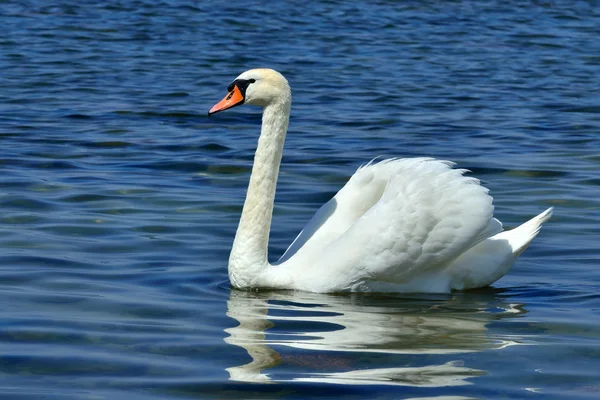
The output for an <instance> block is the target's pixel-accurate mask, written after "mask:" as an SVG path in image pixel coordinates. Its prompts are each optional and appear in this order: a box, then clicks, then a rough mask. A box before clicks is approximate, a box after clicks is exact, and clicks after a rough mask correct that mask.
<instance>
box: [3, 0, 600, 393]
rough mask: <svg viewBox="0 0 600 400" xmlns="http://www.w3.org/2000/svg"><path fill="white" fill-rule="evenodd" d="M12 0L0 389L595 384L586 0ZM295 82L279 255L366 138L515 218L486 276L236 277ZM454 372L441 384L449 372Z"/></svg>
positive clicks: (592, 90)
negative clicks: (519, 240)
mask: <svg viewBox="0 0 600 400" xmlns="http://www.w3.org/2000/svg"><path fill="white" fill-rule="evenodd" d="M190 3H191V2H184V1H178V0H163V1H160V2H154V1H132V2H126V1H106V2H87V1H79V2H75V1H61V2H47V1H40V0H29V1H25V0H23V1H15V2H0V15H1V17H0V23H1V25H2V31H3V33H2V35H0V146H1V147H0V168H1V172H2V175H1V176H0V186H1V190H0V304H1V305H2V306H1V307H0V397H1V398H7V399H8V398H10V399H42V398H43V399H98V398H106V399H121V398H123V399H128V400H134V399H154V398H161V399H186V398H209V399H213V398H219V399H225V398H236V399H242V398H243V399H245V398H257V399H267V398H268V399H286V398H290V399H291V398H297V399H305V398H340V397H343V398H348V399H366V398H379V399H415V398H440V399H441V398H443V399H449V398H452V399H474V398H477V399H505V398H519V399H521V398H522V399H566V398H568V399H597V398H598V397H599V396H600V340H599V339H600V319H599V314H600V295H599V294H598V291H599V288H600V265H599V264H600V262H599V261H600V249H599V245H598V243H599V241H598V237H599V235H600V213H599V209H600V200H599V197H600V175H599V171H600V40H599V39H598V38H600V8H599V7H598V6H597V4H596V3H595V2H592V1H590V2H585V1H580V2H566V1H551V2H535V3H530V2H515V1H508V2H468V1H457V2H437V1H409V2H393V1H378V2H370V3H368V2H359V1H343V2H342V1H325V0H322V1H311V2H308V3H304V4H300V3H297V2H261V1H247V2H244V3H243V4H241V3H239V4H236V3H235V2H229V3H231V4H228V2H222V1H207V2H198V3H197V4H195V5H193V6H192V5H190ZM261 66H267V67H271V68H275V69H278V70H279V71H281V72H282V73H284V75H286V77H287V78H288V79H289V81H290V83H291V85H292V89H293V96H294V97H293V98H294V100H293V109H292V119H291V126H290V132H289V135H288V140H287V142H286V148H285V153H284V157H283V164H282V168H281V177H280V183H279V186H278V192H277V198H276V207H275V216H274V221H273V231H272V236H271V243H270V247H271V249H270V250H271V257H272V258H273V259H276V258H278V256H279V255H281V254H282V253H283V251H284V250H285V248H286V247H287V245H288V244H289V243H290V242H291V241H292V240H293V238H294V237H295V235H296V234H297V233H298V231H299V230H300V229H301V228H302V226H303V224H304V222H306V221H307V220H308V219H309V218H310V216H311V215H312V213H313V212H314V211H315V210H316V209H317V208H318V206H319V205H320V204H322V203H323V202H325V201H327V200H328V199H329V198H330V197H331V196H332V195H334V194H335V193H336V191H337V190H338V189H339V188H340V187H341V186H342V185H343V184H344V182H345V181H346V180H347V179H348V177H349V176H350V175H351V174H352V173H353V172H354V170H355V169H356V168H357V167H358V166H359V165H360V164H362V163H364V162H366V161H368V160H370V159H372V158H373V157H375V156H378V155H381V156H390V157H391V156H402V157H407V156H425V155H427V156H434V157H439V158H443V159H449V160H453V161H455V162H457V164H458V166H459V167H461V168H468V169H470V170H472V171H473V175H474V176H477V177H478V178H480V179H481V180H482V181H483V183H484V184H485V185H486V186H487V187H488V188H490V190H491V194H492V195H493V196H494V198H495V204H496V215H497V217H498V218H500V219H501V220H502V221H503V222H504V223H505V226H506V227H508V228H512V227H515V226H516V225H518V224H519V223H521V222H523V221H525V220H526V219H527V218H530V217H531V216H533V215H535V214H537V213H539V212H541V211H543V210H544V209H546V208H547V207H549V206H554V207H555V216H554V217H553V219H552V220H551V221H550V222H549V223H548V224H547V225H546V226H545V227H544V229H543V230H542V232H541V234H540V235H539V236H538V238H537V239H536V240H535V242H534V243H533V245H532V246H531V247H530V248H529V249H528V250H527V252H526V253H525V254H524V255H523V256H522V257H521V258H520V259H519V261H518V262H517V264H516V265H515V267H514V268H513V269H512V270H511V271H510V272H509V274H508V275H507V276H506V277H504V278H503V279H501V280H500V281H498V282H497V283H495V284H494V285H493V287H492V288H487V289H482V290H477V291H473V292H466V293H453V294H450V295H344V296H341V295H336V296H332V295H314V294H304V293H293V292H265V291H260V292H240V291H236V290H231V289H230V287H229V283H228V280H227V272H226V269H227V258H228V254H229V249H230V246H231V243H232V240H233V235H234V233H235V229H236V226H237V220H238V217H239V214H240V211H241V205H242V202H243V198H244V194H245V188H246V185H247V182H248V177H249V172H250V168H251V163H252V157H253V152H254V149H255V145H256V140H257V136H258V132H259V124H260V110H258V109H253V108H252V107H240V108H236V109H235V110H231V111H229V112H226V113H221V114H218V115H216V116H215V117H211V118H210V119H208V118H207V116H206V112H207V110H208V109H209V108H210V107H211V106H212V105H213V104H214V103H215V102H217V101H218V100H220V99H221V98H222V97H223V95H224V94H225V93H226V92H225V90H226V87H227V85H228V83H229V82H230V81H231V80H232V79H233V78H235V77H236V76H237V75H238V74H239V73H241V72H242V71H244V70H246V69H249V68H253V67H261ZM442 396H443V397H442Z"/></svg>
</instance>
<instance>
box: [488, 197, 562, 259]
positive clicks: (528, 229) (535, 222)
mask: <svg viewBox="0 0 600 400" xmlns="http://www.w3.org/2000/svg"><path fill="white" fill-rule="evenodd" d="M553 209H554V208H553V207H550V208H549V209H547V210H546V211H544V212H543V213H541V214H540V215H538V216H536V217H533V218H531V219H530V220H529V221H527V222H525V223H524V224H522V225H519V226H518V227H516V228H515V229H512V230H510V231H505V232H502V233H500V234H499V235H497V236H498V237H500V236H503V237H502V239H506V240H508V243H509V244H510V246H511V247H512V252H513V255H514V257H515V258H516V257H518V256H519V255H521V253H522V252H523V251H525V249H526V248H527V246H529V243H531V241H532V240H533V239H534V238H535V237H536V236H537V235H538V233H540V229H542V224H543V223H544V222H546V221H548V220H549V219H550V218H552V211H553Z"/></svg>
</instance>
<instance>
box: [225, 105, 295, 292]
mask: <svg viewBox="0 0 600 400" xmlns="http://www.w3.org/2000/svg"><path fill="white" fill-rule="evenodd" d="M290 106H291V98H285V99H282V100H281V101H280V102H277V103H274V104H270V105H267V106H266V107H265V109H264V111H263V118H262V129H261V133H260V138H259V139H258V147H257V149H256V154H255V156H254V165H253V167H252V175H251V176H250V184H249V185H248V193H247V194H246V201H245V202H244V208H243V210H242V216H241V218H240V224H239V226H238V229H237V233H236V235H235V240H234V242H233V247H232V249H231V255H230V257H229V279H230V281H231V283H232V284H233V285H234V286H236V287H252V286H257V284H258V283H259V282H257V279H260V275H261V273H262V272H264V271H265V270H266V269H267V268H268V267H269V262H268V257H267V251H268V246H269V231H270V229H271V218H272V215H273V201H274V199H275V189H276V186H277V176H278V175H279V165H280V164H281V155H282V152H283V144H284V141H285V135H286V132H287V128H288V124H289V119H290Z"/></svg>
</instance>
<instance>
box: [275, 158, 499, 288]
mask: <svg viewBox="0 0 600 400" xmlns="http://www.w3.org/2000/svg"><path fill="white" fill-rule="evenodd" d="M452 165H453V164H452V163H450V162H447V161H440V160H434V159H429V158H412V159H391V160H384V161H381V162H379V163H370V164H368V165H366V166H364V167H362V168H360V169H359V170H358V171H357V172H356V174H355V175H354V176H353V177H352V178H351V179H350V181H349V182H348V183H347V184H346V186H344V188H342V190H340V192H338V194H337V195H336V196H335V197H334V198H333V199H332V200H331V201H330V202H329V203H327V204H326V205H325V206H323V208H322V209H321V210H320V211H319V212H317V214H316V215H315V217H314V218H313V220H311V221H310V222H309V224H308V225H307V228H308V229H307V228H305V230H304V231H303V233H305V232H308V233H306V235H305V236H306V237H302V234H301V235H300V236H299V237H298V239H297V240H296V242H295V244H296V243H303V246H301V247H299V248H297V249H292V248H291V250H295V251H294V252H293V253H292V254H293V256H289V257H288V258H289V260H288V262H285V263H284V265H282V267H289V271H290V272H291V273H292V274H293V275H294V277H295V282H294V285H295V286H300V287H302V286H304V285H306V290H313V291H336V290H362V289H364V288H362V287H361V285H363V286H364V285H365V284H366V282H381V283H389V284H392V285H395V284H404V283H408V282H411V281H412V280H414V279H417V278H418V277H420V276H425V275H430V274H435V273H436V272H439V271H440V270H442V269H443V268H444V267H445V266H446V265H448V264H449V263H450V262H451V261H452V260H454V259H455V258H457V257H458V256H459V255H461V254H462V253H464V252H465V251H467V250H468V249H469V248H471V247H472V246H474V245H475V244H477V243H478V242H480V241H481V240H483V239H485V238H486V237H488V235H492V234H494V233H497V229H498V225H499V223H497V221H496V220H494V219H493V217H492V214H493V211H494V207H493V206H492V198H491V197H490V196H489V195H488V191H487V189H485V188H484V187H482V186H480V185H479V181H478V180H477V179H475V178H471V177H465V176H464V175H463V174H464V172H465V170H461V169H453V168H452ZM292 247H293V246H292ZM297 268H299V269H302V270H303V273H300V272H299V271H298V270H296V269H297ZM293 270H295V271H294V272H292V271H293ZM316 276H318V277H319V279H318V281H319V282H320V283H319V285H323V286H324V287H318V288H317V287H315V281H316V280H315V277H316ZM311 287H312V289H311Z"/></svg>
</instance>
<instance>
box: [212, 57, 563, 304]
mask: <svg viewBox="0 0 600 400" xmlns="http://www.w3.org/2000/svg"><path fill="white" fill-rule="evenodd" d="M227 92H228V93H227V95H226V96H225V97H224V98H223V100H221V101H220V102H218V103H217V104H215V105H214V106H213V107H212V108H211V109H210V110H209V112H208V115H209V116H210V115H212V114H215V113H217V112H220V111H224V110H227V109H230V108H233V107H236V106H240V105H242V104H252V105H257V106H260V107H262V108H263V115H262V128H261V133H260V136H259V138H258V145H257V149H256V153H255V156H254V164H253V166H252V173H251V175H250V182H249V185H248V191H247V193H246V200H245V202H244V206H243V209H242V214H241V217H240V222H239V225H238V229H237V232H236V235H235V239H234V241H233V246H232V248H231V253H230V257H229V266H228V273H229V280H230V282H231V284H232V286H234V287H236V288H240V289H250V288H272V289H292V290H300V291H308V292H319V293H329V292H439V293H446V292H450V291H452V290H466V289H474V288H479V287H485V286H489V285H491V284H492V283H493V282H495V281H496V280H498V279H500V278H501V277H502V276H504V274H506V272H508V270H509V269H510V267H511V266H512V265H513V264H514V262H515V261H516V259H517V257H518V256H519V255H520V254H521V253H522V252H523V251H524V250H525V249H526V248H527V247H528V245H529V244H530V243H531V241H532V240H533V239H534V238H535V237H536V236H537V234H538V233H539V231H540V228H541V226H542V224H543V223H544V222H546V221H547V220H548V219H550V217H551V216H552V208H549V209H547V210H546V211H544V212H542V213H541V214H539V215H538V216H536V217H534V218H532V219H531V220H529V221H527V222H525V223H524V224H522V225H520V226H518V227H517V228H515V229H512V230H510V231H504V230H503V227H502V223H501V222H500V221H498V220H497V219H495V218H494V217H493V211H494V207H493V205H492V197H491V196H489V195H488V190H487V189H486V188H484V187H483V186H481V185H480V184H479V180H477V179H475V178H472V177H466V176H464V173H465V172H466V171H465V170H464V169H455V168H453V165H454V164H453V163H451V162H449V161H443V160H436V159H433V158H407V159H400V158H393V159H387V160H382V161H379V162H374V161H371V162H369V163H367V164H365V165H363V166H361V167H360V168H358V170H357V171H356V172H355V173H354V175H353V176H352V177H351V178H350V179H349V181H348V182H347V183H346V185H345V186H344V187H343V188H342V189H341V190H340V191H339V192H338V193H337V194H336V195H335V196H334V197H333V198H332V199H331V200H329V201H328V202H327V203H325V204H324V205H323V206H322V207H321V208H320V209H319V210H318V211H317V212H316V213H315V215H314V216H313V217H312V219H311V220H310V221H309V222H308V223H307V224H306V226H305V227H304V229H303V230H302V231H301V232H300V234H299V235H298V236H297V237H296V239H295V240H294V241H293V243H292V244H291V245H290V247H289V248H288V249H287V251H286V252H285V253H284V254H283V256H282V257H281V259H280V260H278V261H277V262H276V263H273V264H271V263H269V261H268V255H267V248H268V243H269V231H270V228H271V219H272V213H273V201H274V198H275V190H276V185H277V177H278V174H279V166H280V164H281V155H282V152H283V144H284V141H285V136H286V133H287V129H288V124H289V118H290V108H291V103H292V95H291V89H290V86H289V84H288V81H287V80H286V79H285V78H284V77H283V75H281V74H280V73H279V72H277V71H275V70H272V69H266V68H259V69H251V70H248V71H246V72H244V73H242V74H241V75H239V76H238V77H237V78H236V79H235V80H234V81H233V82H232V83H231V84H230V85H229V86H228V88H227Z"/></svg>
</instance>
